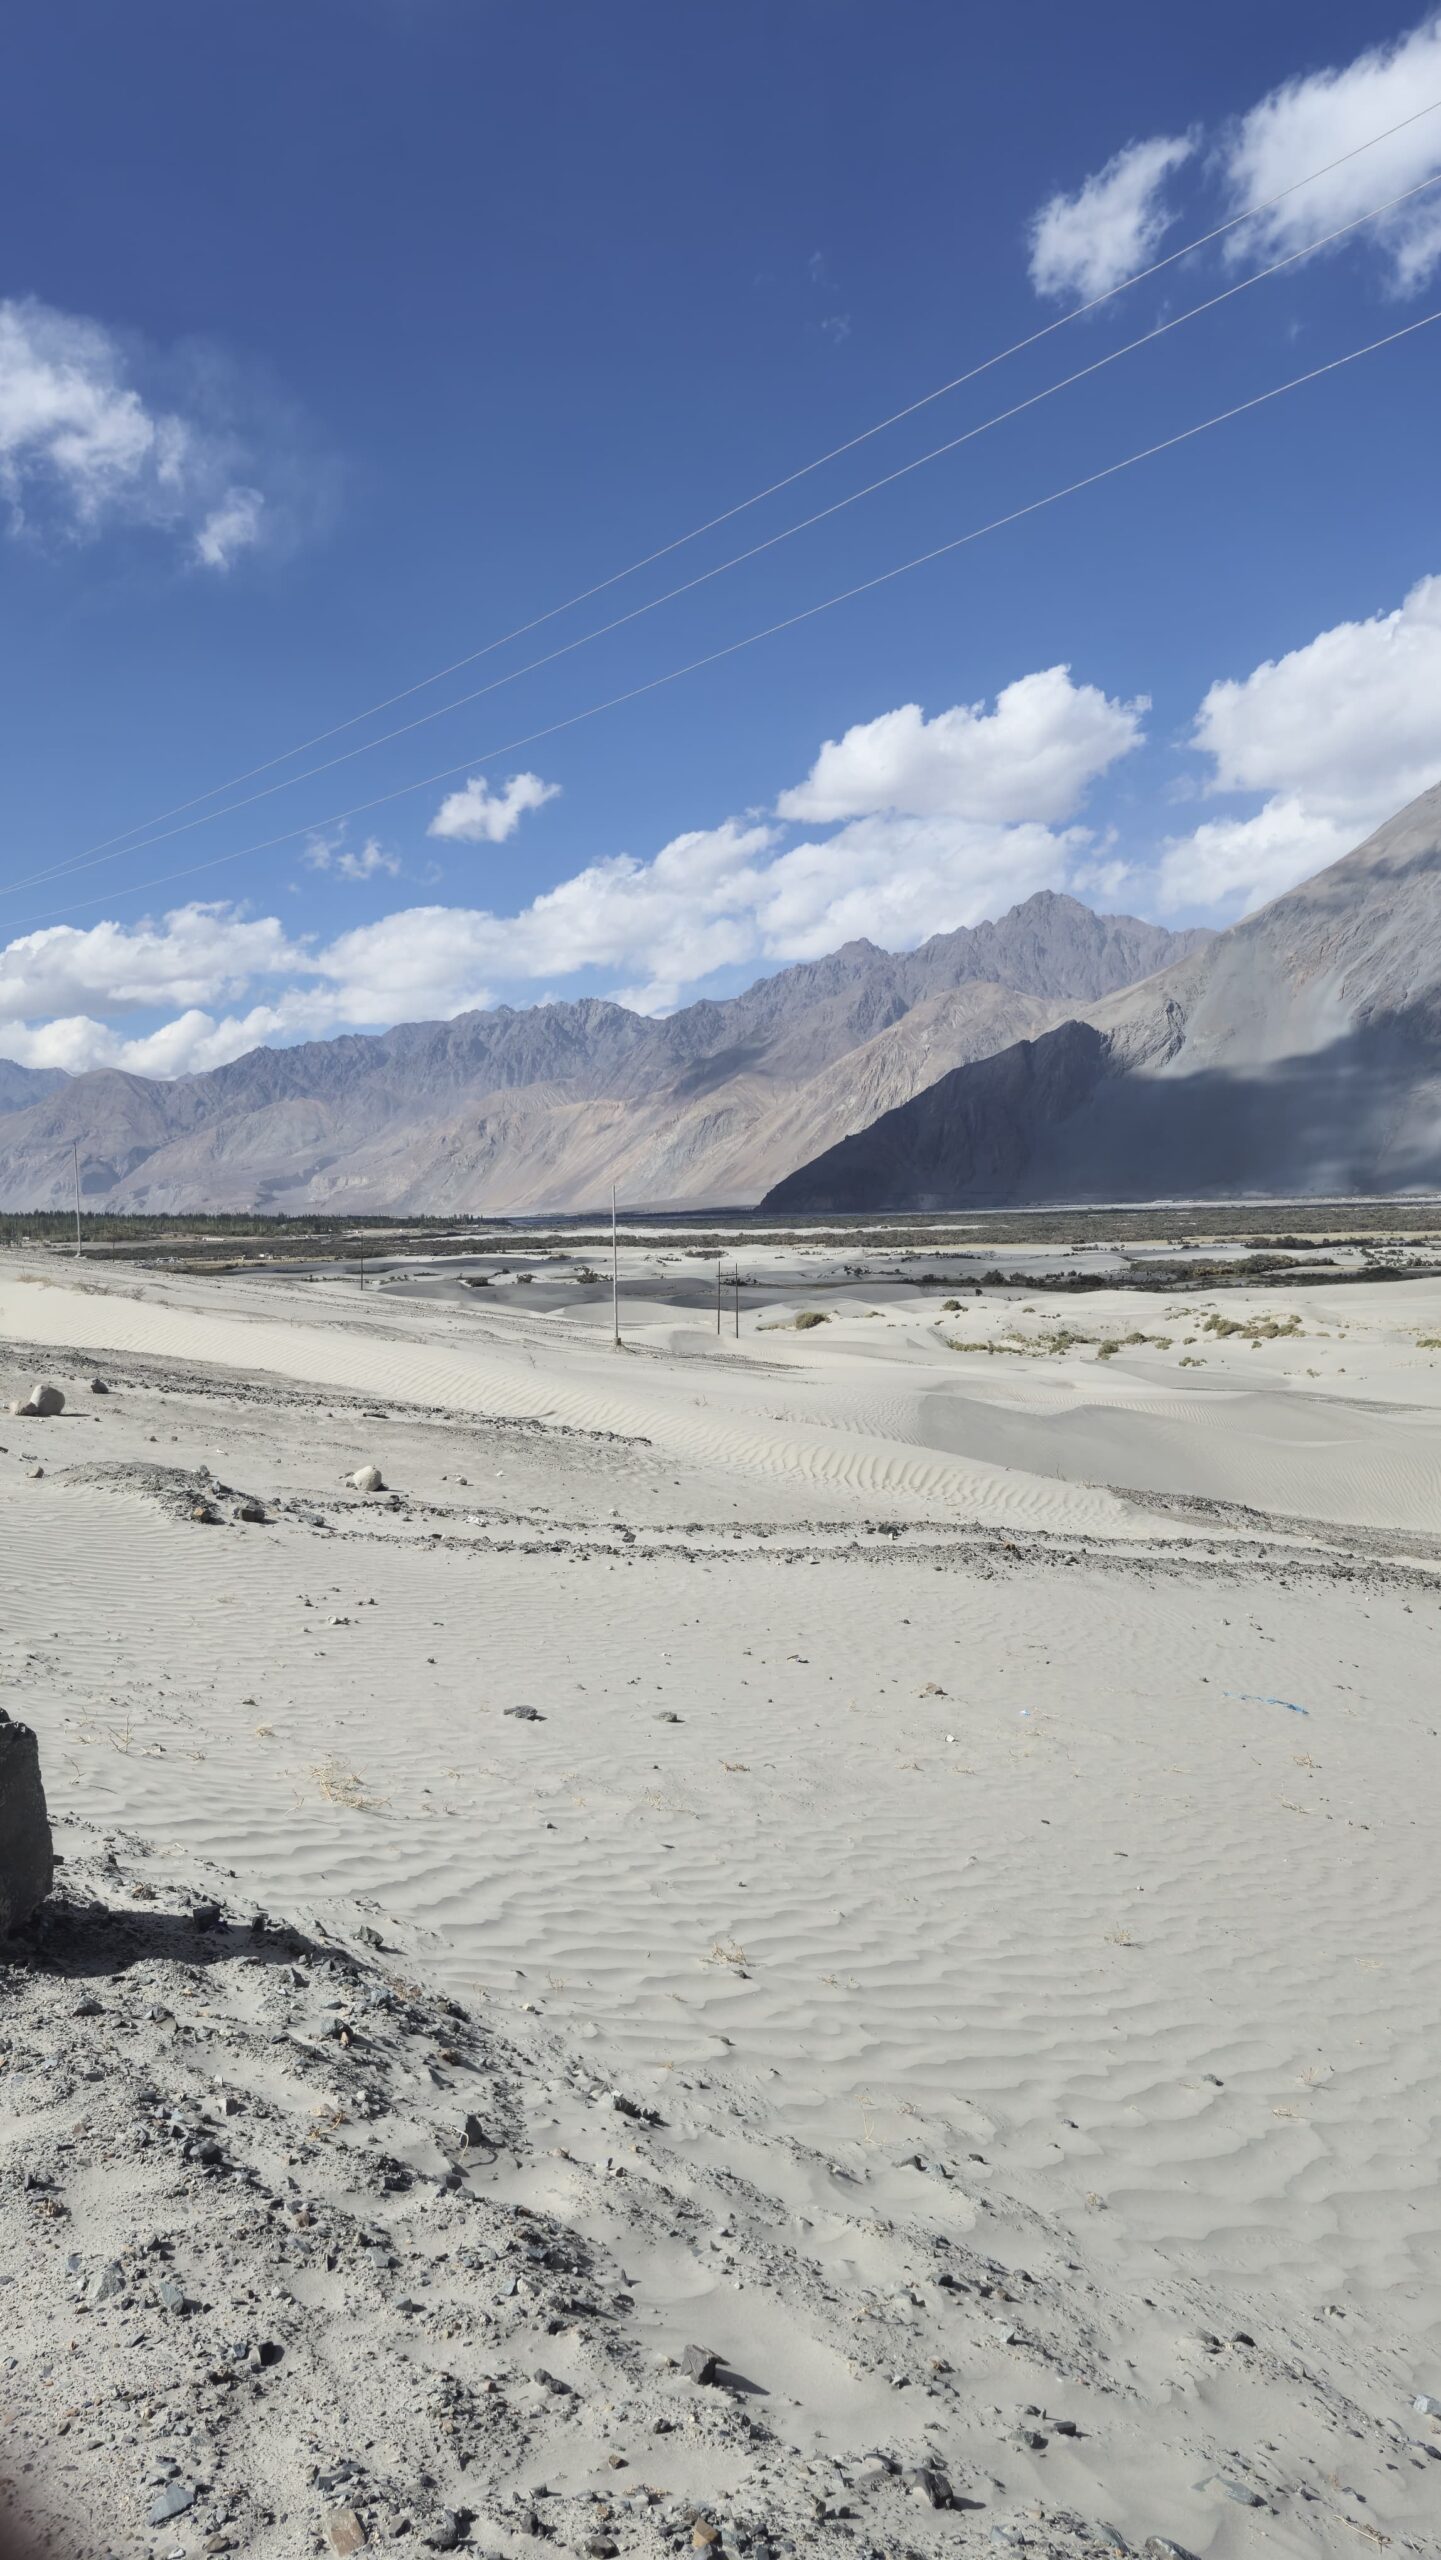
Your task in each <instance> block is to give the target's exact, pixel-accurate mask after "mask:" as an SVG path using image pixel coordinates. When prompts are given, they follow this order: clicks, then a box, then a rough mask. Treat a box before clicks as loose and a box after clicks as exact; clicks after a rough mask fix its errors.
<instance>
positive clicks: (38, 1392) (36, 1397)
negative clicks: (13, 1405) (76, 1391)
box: [20, 1386, 65, 1414]
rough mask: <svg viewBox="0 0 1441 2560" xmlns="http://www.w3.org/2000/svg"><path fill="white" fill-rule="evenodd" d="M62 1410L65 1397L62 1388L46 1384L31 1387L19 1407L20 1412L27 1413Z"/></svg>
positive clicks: (60, 1411)
mask: <svg viewBox="0 0 1441 2560" xmlns="http://www.w3.org/2000/svg"><path fill="white" fill-rule="evenodd" d="M64 1410H65V1397H64V1394H63V1392H62V1390H61V1389H60V1388H59V1387H47V1386H35V1387H32V1388H31V1390H30V1393H29V1394H28V1396H27V1397H26V1399H25V1402H24V1403H23V1404H22V1405H21V1407H20V1411H21V1412H22V1413H28V1414H51V1413H63V1412H64Z"/></svg>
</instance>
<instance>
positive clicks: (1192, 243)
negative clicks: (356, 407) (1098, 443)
mask: <svg viewBox="0 0 1441 2560" xmlns="http://www.w3.org/2000/svg"><path fill="white" fill-rule="evenodd" d="M1438 108H1441V98H1432V99H1431V100H1430V101H1429V102H1428V104H1427V105H1425V106H1424V107H1417V108H1415V109H1414V110H1413V112H1412V113H1411V114H1410V115H1406V116H1401V117H1399V118H1398V120H1397V121H1396V123H1395V124H1391V125H1387V126H1386V127H1385V128H1384V129H1383V131H1381V132H1380V133H1373V134H1371V135H1370V136H1368V138H1367V140H1366V141H1364V142H1358V143H1354V144H1353V145H1352V147H1351V149H1350V150H1349V151H1341V152H1338V153H1337V155H1336V157H1335V159H1334V160H1327V161H1324V162H1323V163H1322V165H1321V167H1320V168H1318V169H1309V170H1308V171H1307V172H1306V175H1305V176H1304V177H1302V178H1293V179H1292V181H1291V183H1290V185H1289V186H1285V187H1279V188H1278V189H1277V191H1276V193H1275V194H1274V195H1271V196H1264V197H1263V198H1262V199H1261V201H1260V202H1259V203H1258V204H1252V205H1248V206H1247V207H1246V208H1245V210H1244V212H1242V213H1235V214H1231V215H1229V216H1228V218H1227V219H1226V221H1224V222H1218V223H1217V224H1216V225H1215V226H1214V228H1213V229H1212V230H1210V231H1203V232H1200V233H1198V234H1197V236H1196V238H1195V239H1194V240H1187V241H1185V242H1183V244H1182V246H1181V247H1180V248H1179V249H1171V250H1168V251H1167V253H1166V255H1165V257H1164V258H1156V259H1153V260H1152V262H1151V264H1150V265H1149V266H1148V267H1140V268H1138V269H1137V270H1136V272H1135V274H1134V275H1129V276H1124V277H1123V278H1122V279H1121V281H1120V283H1119V284H1114V285H1110V286H1108V288H1107V290H1106V291H1105V292H1104V293H1098V294H1093V295H1092V297H1091V299H1090V300H1089V301H1088V302H1082V303H1078V304H1077V305H1076V307H1075V308H1074V310H1071V311H1063V312H1062V313H1061V314H1060V316H1059V318H1057V319H1055V320H1048V321H1047V322H1046V323H1045V325H1044V327H1042V328H1040V329H1033V330H1032V331H1031V332H1030V333H1029V335H1028V336H1026V337H1024V338H1017V339H1015V340H1014V341H1013V342H1012V344H1011V345H1010V346H1008V347H1001V348H999V349H998V350H997V352H996V353H995V354H994V355H989V356H985V357H983V358H982V360H981V362H980V363H979V364H975V365H972V366H971V367H970V368H969V369H968V370H967V371H966V372H964V373H958V374H954V375H953V376H952V377H951V379H950V381H948V382H942V383H938V384H937V385H936V387H935V389H934V390H933V391H925V392H922V394H921V395H920V397H919V399H916V400H911V401H908V402H907V403H906V405H905V407H904V408H901V409H893V410H892V411H891V413H890V415H889V416H888V417H885V418H878V419H877V420H876V422H875V424H874V425H873V426H869V427H863V428H861V430H860V432H859V433H858V434H856V435H853V436H848V437H847V438H846V439H845V441H844V442H843V443H841V444H837V445H832V446H831V447H830V448H829V450H828V451H827V452H825V453H820V454H817V455H816V456H815V458H814V460H812V461H810V462H803V463H801V464H800V465H799V466H798V467H797V469H796V470H794V471H788V472H786V473H785V474H784V475H783V476H782V478H780V479H779V480H772V481H770V482H769V483H768V484H767V486H766V487H765V488H763V489H757V490H755V491H754V492H753V494H752V495H751V496H750V497H748V498H740V499H738V500H737V501H736V503H735V505H734V506H730V507H724V508H722V510H721V511H720V513H719V514H718V515H714V516H709V517H707V519H706V521H705V522H704V524H698V525H695V526H693V527H692V529H691V531H690V532H689V533H681V534H677V535H676V536H675V538H674V539H673V540H672V541H670V542H663V543H661V544H660V545H659V547H658V548H657V549H656V550H654V551H648V552H646V553H644V554H643V555H642V556H641V557H640V558H639V559H636V560H632V561H629V562H628V563H627V564H626V566H625V567H624V568H623V569H616V570H614V571H612V573H611V575H610V576H609V577H607V578H600V579H597V581H596V582H595V584H594V585H593V586H589V587H582V588H580V589H579V590H578V591H577V592H576V594H575V595H573V596H568V597H567V598H566V599H565V601H564V603H562V604H555V605H550V606H548V607H547V609H546V611H545V612H544V613H538V614H535V615H533V616H532V618H531V619H530V620H529V621H528V622H520V623H517V624H516V625H515V627H514V629H513V630H510V631H505V632H502V633H501V634H500V635H499V637H498V638H496V639H494V640H487V641H485V642H484V643H483V644H482V646H481V647H480V648H478V649H472V650H470V651H468V652H467V654H466V655H465V656H464V657H460V658H454V659H452V660H451V662H450V664H449V665H448V666H444V667H439V668H437V669H436V671H435V673H434V674H433V675H428V676H421V677H420V678H419V679H418V680H417V681H416V683H414V684H410V685H404V686H402V687H401V689H400V691H399V692H398V693H391V694H387V695H385V696H384V697H383V698H382V699H381V700H380V701H378V702H372V703H370V704H369V705H368V706H367V707H366V709H365V710H363V711H356V712H352V713H351V715H350V717H349V718H348V719H345V720H338V721H336V722H334V724H333V725H332V726H331V727H330V728H328V729H318V730H317V731H316V732H315V734H314V736H313V737H309V738H303V739H301V740H300V741H299V742H298V744H297V745H295V746H293V747H287V748H286V749H285V750H284V752H283V753H282V754H280V755H277V756H271V757H268V758H267V759H266V760H265V761H264V762H263V763H261V764H256V765H250V766H248V767H247V768H246V769H245V770H244V771H243V772H241V773H236V774H232V775H231V776H230V777H229V779H228V780H227V781H225V782H217V783H213V784H212V785H211V787H210V789H209V790H208V791H199V792H196V793H195V794H194V796H193V797H192V798H191V799H189V800H180V801H177V802H176V803H175V805H174V807H173V808H169V809H162V810H160V811H158V812H157V814H156V815H155V816H154V817H153V818H141V819H137V821H136V823H135V825H134V826H131V827H124V828H122V829H121V830H120V832H119V834H118V835H114V836H106V837H103V838H102V839H101V841H100V842H99V843H98V844H93V845H89V846H87V847H86V848H85V851H84V853H83V854H81V855H80V856H77V857H76V865H75V867H77V868H78V867H79V866H80V864H82V863H83V862H84V861H85V860H87V859H88V858H89V856H90V855H92V854H99V853H106V852H108V851H109V850H110V848H111V847H112V846H115V845H123V844H125V843H127V842H128V840H129V839H130V837H132V836H136V835H141V834H143V833H144V832H145V831H146V829H148V828H150V827H159V826H163V825H164V824H165V822H166V820H167V819H169V818H178V817H183V816H184V815H185V813H186V812H187V811H188V810H190V809H196V808H199V806H200V804H201V802H202V801H205V800H214V799H216V798H218V796H219V794H220V793H221V792H222V791H234V790H238V789H239V787H240V785H241V784H242V783H244V782H254V781H256V780H257V779H258V778H259V776H260V775H261V774H264V773H273V772H274V770H275V767H276V766H277V765H280V764H289V763H290V761H291V759H292V758H293V757H295V756H301V755H308V754H309V752H310V749H311V748H312V747H320V746H325V745H326V744H328V742H329V740H330V739H332V738H338V737H340V736H341V735H343V733H344V731H345V730H347V729H354V728H357V727H358V726H359V724H360V722H361V721H362V720H372V719H375V718H376V717H377V716H378V715H379V714H380V713H381V712H382V711H391V710H393V709H394V708H395V706H396V704H397V703H401V702H408V701H410V699H411V698H412V696H413V695H415V694H417V693H424V692H425V691H426V690H427V689H428V687H429V686H431V685H433V684H443V683H444V682H445V679H446V677H447V676H453V675H459V674H460V672H461V670H462V668H464V667H470V666H474V665H475V664H476V662H477V660H478V659H480V658H485V657H490V656H492V655H493V653H494V652H495V651H496V650H497V649H504V648H507V647H508V646H509V644H510V643H511V641H513V640H523V639H526V638H527V637H528V636H529V634H530V633H531V632H532V631H538V630H540V629H541V628H542V627H543V625H544V624H546V623H547V622H554V621H556V620H558V618H559V617H560V615H561V614H563V613H571V612H573V611H574V610H575V608H576V607H577V606H578V605H582V604H589V603H591V602H592V600H593V599H594V598H595V597H596V596H600V595H605V594H606V593H607V592H608V590H609V589H610V588H611V587H615V586H619V585H620V584H621V582H622V580H623V579H626V578H632V577H635V576H638V574H639V573H640V571H641V570H642V569H649V568H653V567H654V565H655V563H656V562H657V561H658V560H666V559H669V558H670V556H671V554H672V553H673V552H676V551H681V550H684V549H685V548H686V546H687V545H688V544H689V543H692V542H699V541H700V540H701V539H702V538H703V536H704V535H706V534H708V533H714V532H716V531H717V530H718V528H719V527H720V526H721V525H723V524H729V523H731V522H732V521H733V520H734V518H735V517H737V516H740V515H745V514H746V513H747V512H748V511H749V509H750V508H752V507H758V506H761V505H763V504H764V502H765V500H766V499H767V498H774V497H778V496H779V494H780V492H781V491H782V490H783V489H791V488H794V487H795V485H796V483H797V482H798V481H800V480H805V479H808V478H809V477H810V475H811V474H812V473H813V472H816V471H821V470H823V469H824V468H825V466H826V464H827V463H829V462H838V461H839V460H840V459H841V457H842V456H843V455H845V454H847V453H854V452H855V451H856V449H857V447H858V446H860V445H863V444H867V443H869V442H870V440H871V439H872V438H873V437H875V436H879V435H884V434H885V432H886V430H887V429H888V428H890V427H895V426H899V425H901V424H902V422H903V421H904V420H905V419H907V418H913V417H915V416H916V415H917V414H918V412H919V411H920V410H922V409H926V408H929V407H930V406H931V405H932V403H933V402H935V401H937V400H944V399H945V398H947V397H948V396H949V394H950V393H951V392H952V391H960V390H963V389H964V388H965V386H966V384H967V383H970V382H975V381H978V380H979V378H980V376H981V375H982V374H985V373H990V372H992V371H994V369H995V367H996V366H997V365H1001V364H1006V363H1008V362H1009V361H1010V359H1011V357H1012V356H1018V355H1024V354H1025V352H1026V351H1027V349H1028V348H1030V347H1036V346H1040V345H1041V344H1042V342H1043V341H1044V340H1045V339H1047V338H1050V337H1054V336H1055V334H1056V332H1057V330H1059V329H1066V328H1069V327H1070V325H1071V323H1072V322H1073V321H1075V320H1082V319H1084V318H1085V317H1086V315H1087V313H1088V312H1092V311H1100V310H1102V309H1103V308H1104V307H1105V305H1106V304H1107V303H1110V302H1114V301H1116V300H1117V299H1118V298H1119V296H1120V295H1121V294H1123V293H1129V292H1130V291H1131V290H1132V288H1133V287H1134V286H1135V285H1138V284H1145V283H1146V282H1147V281H1148V279H1149V278H1150V277H1152V276H1158V275H1161V274H1163V273H1164V271H1165V269H1166V268H1167V267H1173V266H1175V265H1176V264H1177V263H1178V261H1179V260H1180V259H1182V258H1189V257H1191V256H1193V255H1194V253H1195V252H1196V251H1197V250H1198V249H1206V248H1209V247H1210V246H1211V244H1212V242H1213V241H1216V240H1222V239H1224V238H1225V237H1226V235H1227V233H1228V232H1232V231H1235V230H1238V229H1239V228H1241V227H1242V226H1243V225H1244V224H1246V223H1248V222H1254V221H1255V220H1256V219H1257V217H1258V215H1260V214H1263V213H1269V212H1270V211H1271V209H1272V207H1273V206H1275V205H1278V204H1284V203H1285V201H1286V200H1287V198H1288V197H1290V196H1293V195H1297V194H1299V193H1300V191H1301V189H1302V188H1303V187H1309V186H1313V185H1314V184H1315V183H1316V181H1317V179H1319V178H1327V177H1330V176H1331V174H1332V172H1333V171H1334V170H1337V169H1341V168H1344V167H1345V166H1346V164H1347V162H1348V161H1351V160H1356V159H1359V158H1360V157H1361V155H1362V153H1363V152H1366V151H1374V150H1376V149H1377V148H1378V147H1379V145H1380V144H1381V143H1383V142H1390V141H1391V140H1392V139H1393V138H1394V137H1395V135H1397V134H1398V133H1404V132H1406V130H1407V129H1408V127H1410V126H1411V125H1413V124H1419V123H1421V122H1422V120H1423V119H1424V118H1425V117H1426V116H1429V115H1434V114H1435V113H1436V112H1437V109H1438ZM1397 201H1400V199H1397ZM1362 218H1363V219H1365V217H1362ZM1322 245H1324V244H1322V243H1317V242H1313V243H1312V244H1311V247H1312V248H1313V249H1314V248H1316V247H1318V246H1322ZM1300 254H1302V255H1306V254H1309V252H1306V251H1303V252H1301V253H1300ZM256 796H260V795H256ZM151 841H154V842H159V841H162V839H160V838H153V839H151ZM47 876H49V875H47Z"/></svg>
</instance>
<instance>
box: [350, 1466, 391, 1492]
mask: <svg viewBox="0 0 1441 2560" xmlns="http://www.w3.org/2000/svg"><path fill="white" fill-rule="evenodd" d="M350 1481H351V1483H352V1484H353V1485H354V1487H355V1490H356V1492H357V1493H384V1491H385V1478H384V1476H383V1475H382V1474H381V1472H380V1469H379V1467H357V1468H356V1470H355V1473H354V1475H353V1476H352V1477H351V1479H350Z"/></svg>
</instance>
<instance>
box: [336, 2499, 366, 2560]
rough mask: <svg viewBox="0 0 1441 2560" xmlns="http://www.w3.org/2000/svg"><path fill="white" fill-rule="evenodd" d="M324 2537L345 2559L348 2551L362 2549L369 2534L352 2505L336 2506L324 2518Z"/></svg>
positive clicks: (342, 2558) (343, 2559)
mask: <svg viewBox="0 0 1441 2560" xmlns="http://www.w3.org/2000/svg"><path fill="white" fill-rule="evenodd" d="M325 2539H326V2541H327V2542H328V2543H329V2545H330V2548H331V2550H332V2551H336V2552H339V2554H340V2555H341V2560H345V2555H346V2554H347V2553H348V2552H351V2551H360V2550H362V2549H363V2548H364V2545H365V2543H366V2542H367V2541H368V2539H369V2536H368V2535H367V2533H366V2530H365V2527H364V2525H363V2524H362V2523H361V2520H360V2518H359V2516H358V2515H357V2514H356V2512H355V2509H354V2507H336V2508H334V2509H333V2510H332V2512H331V2513H330V2514H329V2515H328V2516H327V2517H326V2519H325Z"/></svg>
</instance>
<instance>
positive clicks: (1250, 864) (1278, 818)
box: [1156, 792, 1357, 915]
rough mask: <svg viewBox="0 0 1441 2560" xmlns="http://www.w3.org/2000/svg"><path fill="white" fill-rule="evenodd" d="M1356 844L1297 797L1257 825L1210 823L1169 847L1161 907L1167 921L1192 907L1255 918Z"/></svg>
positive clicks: (1260, 814) (1274, 804) (1352, 832)
mask: <svg viewBox="0 0 1441 2560" xmlns="http://www.w3.org/2000/svg"><path fill="white" fill-rule="evenodd" d="M1356 842H1357V831H1356V829H1355V828H1354V827H1343V826H1341V825H1339V824H1338V822H1337V821H1336V820H1335V819H1334V818H1327V817H1324V816H1322V815H1321V814H1320V813H1319V812H1318V811H1316V810H1314V809H1312V808H1310V807H1308V806H1307V804H1306V802H1305V801H1304V800H1299V799H1297V797H1296V795H1295V794H1294V792H1285V793H1281V794H1278V795H1277V796H1276V797H1275V798H1274V799H1271V800H1268V801H1267V802H1266V805H1265V807H1264V808H1263V809H1258V810H1257V812H1256V814H1255V816H1254V817H1252V818H1209V819H1207V820H1206V821H1205V823H1204V824H1203V825H1201V826H1199V827H1197V828H1196V829H1195V830H1194V832H1193V833H1192V834H1191V835H1189V836H1185V837H1181V838H1177V839H1174V840H1173V841H1172V842H1171V843H1169V844H1168V845H1166V846H1165V848H1164V849H1163V852H1162V855H1161V861H1160V864H1159V866H1158V869H1157V879H1156V885H1157V902H1158V904H1159V906H1160V908H1161V910H1162V913H1163V914H1165V915H1175V914H1177V913H1179V911H1180V910H1181V909H1183V908H1191V907H1206V908H1211V909H1213V910H1216V911H1218V912H1220V911H1224V912H1225V913H1226V914H1228V915H1249V914H1250V913H1251V911H1252V909H1253V908H1254V907H1262V906H1264V905H1265V904H1266V901H1267V900H1268V898H1279V896H1280V895H1281V892H1282V890H1283V889H1293V888H1294V887H1295V885H1296V883H1297V881H1298V880H1307V879H1309V878H1310V876H1311V874H1312V873H1313V872H1315V871H1323V870H1324V869H1325V867H1326V865H1327V863H1328V862H1335V861H1336V860H1337V859H1338V858H1339V856H1340V855H1341V854H1343V853H1349V852H1350V850H1351V848H1352V846H1353V845H1354V844H1355V843H1356Z"/></svg>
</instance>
